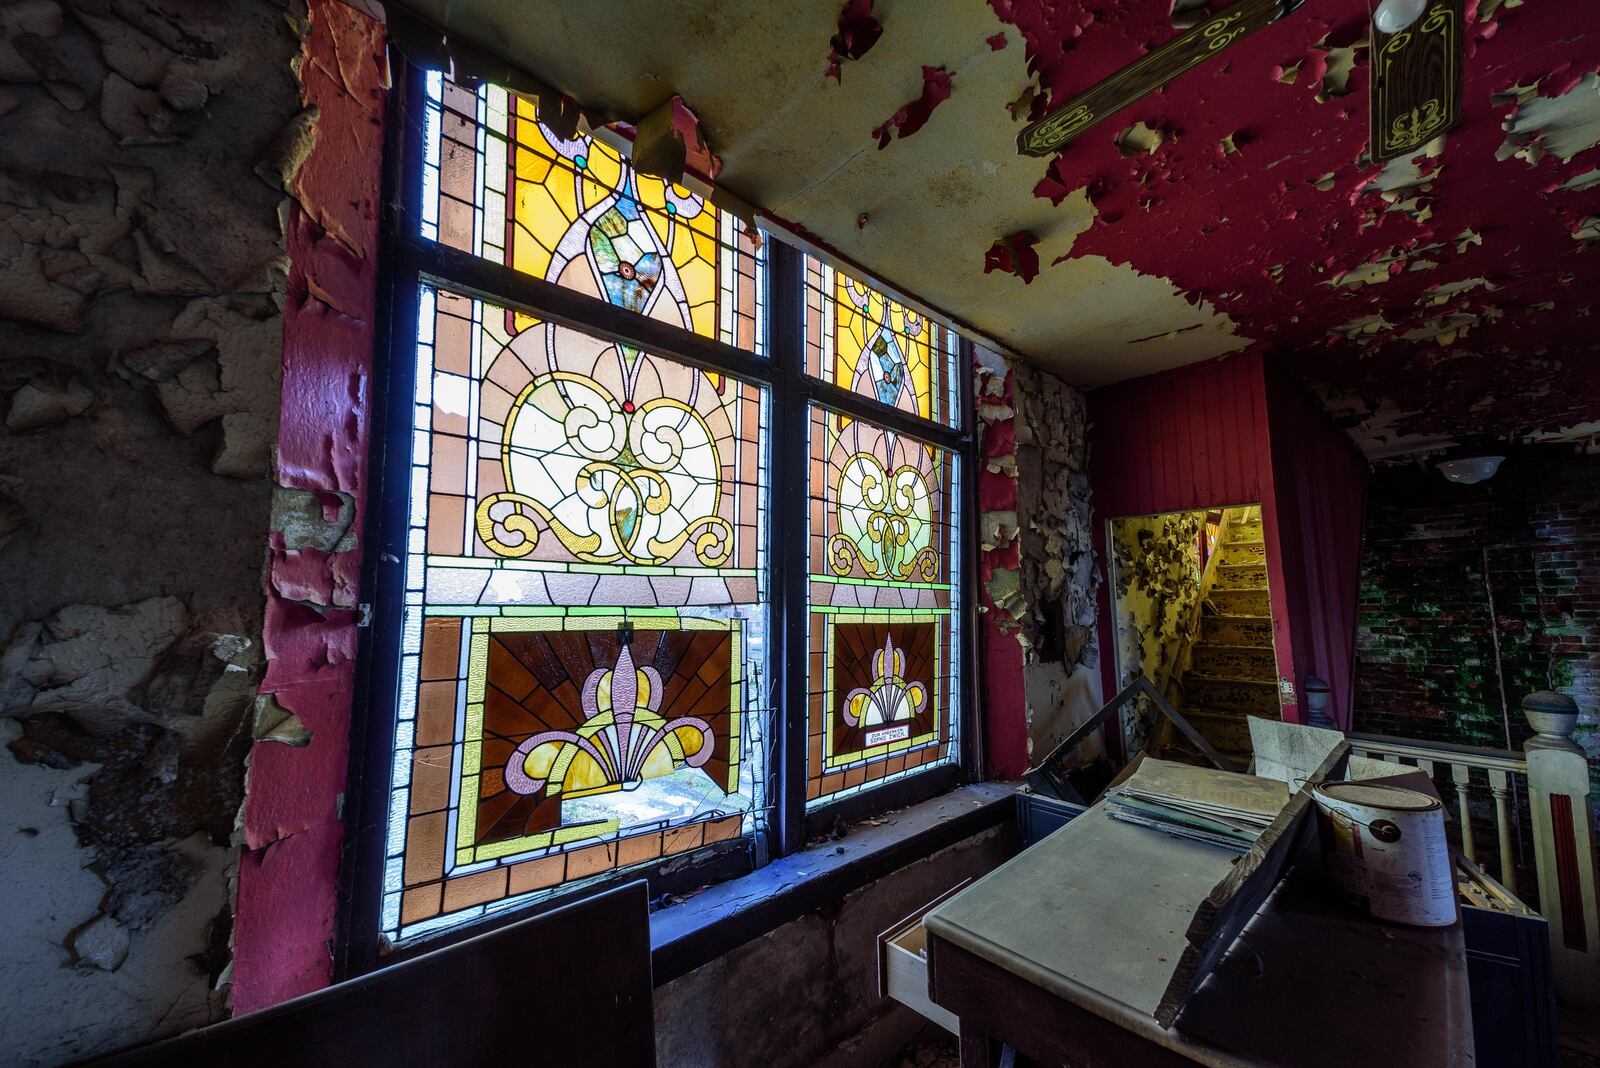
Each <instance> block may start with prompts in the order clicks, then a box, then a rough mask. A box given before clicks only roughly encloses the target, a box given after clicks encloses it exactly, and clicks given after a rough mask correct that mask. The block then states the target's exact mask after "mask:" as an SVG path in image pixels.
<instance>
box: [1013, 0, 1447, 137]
mask: <svg viewBox="0 0 1600 1068" xmlns="http://www.w3.org/2000/svg"><path fill="white" fill-rule="evenodd" d="M1458 2H1459V0H1458ZM1297 6H1299V5H1298V4H1297V3H1293V2H1285V0H1240V2H1239V3H1237V4H1234V5H1233V6H1232V7H1230V8H1228V9H1227V10H1226V11H1222V12H1219V13H1218V14H1216V15H1213V16H1212V17H1211V18H1208V19H1206V20H1205V21H1204V22H1202V23H1200V24H1198V25H1196V26H1194V27H1192V28H1190V29H1188V30H1185V31H1184V32H1183V33H1181V34H1179V35H1178V36H1177V37H1174V38H1173V39H1172V40H1170V41H1168V42H1167V43H1166V44H1164V45H1162V46H1161V47H1160V48H1158V49H1156V50H1155V51H1153V52H1150V53H1149V54H1147V55H1145V56H1143V57H1141V58H1140V59H1138V60H1136V61H1134V62H1133V63H1130V64H1129V65H1128V66H1126V67H1124V68H1122V69H1121V70H1119V71H1118V72H1117V73H1115V74H1113V75H1112V76H1111V77H1109V78H1107V79H1105V80H1104V81H1102V82H1100V83H1099V84H1098V85H1096V86H1095V87H1094V88H1092V89H1090V90H1088V91H1087V92H1083V93H1079V94H1078V95H1077V96H1075V97H1073V98H1072V99H1071V100H1068V101H1067V102H1066V103H1065V104H1063V105H1061V106H1060V107H1058V108H1055V109H1053V110H1052V111H1051V112H1050V113H1049V114H1047V115H1045V116H1044V117H1043V118H1041V119H1039V120H1038V121H1037V122H1032V123H1029V124H1028V125H1027V126H1026V127H1024V128H1023V130H1022V132H1021V133H1020V134H1018V135H1017V151H1018V152H1020V153H1022V154H1023V155H1025V156H1044V155H1048V154H1049V153H1051V152H1054V151H1056V150H1057V149H1059V148H1061V147H1062V146H1063V145H1065V144H1066V143H1067V142H1068V141H1071V140H1072V139H1073V138H1074V137H1077V136H1078V135H1079V134H1081V133H1082V132H1083V131H1085V130H1087V129H1089V128H1090V127H1092V126H1094V125H1096V124H1097V123H1099V122H1100V121H1101V120H1103V119H1106V118H1108V117H1110V116H1112V115H1115V114H1116V113H1117V112H1119V111H1121V110H1122V109H1123V108H1125V107H1128V106H1129V105H1130V104H1133V103H1135V102H1136V101H1138V100H1139V99H1140V98H1142V97H1144V96H1145V95H1146V94H1147V93H1152V92H1154V91H1155V90H1157V89H1159V88H1161V87H1162V86H1163V85H1165V84H1167V83H1168V82H1170V81H1171V80H1172V79H1174V78H1176V77H1178V75H1180V74H1182V73H1184V72H1185V71H1187V70H1190V69H1191V68H1193V67H1197V66H1199V65H1200V64H1201V63H1204V62H1205V61H1206V60H1208V59H1210V58H1211V57H1212V56H1214V55H1216V54H1217V53H1218V52H1221V51H1222V50H1223V49H1224V48H1226V47H1227V46H1228V45H1230V44H1232V43H1233V42H1234V41H1236V40H1238V39H1239V38H1240V37H1243V36H1245V35H1246V34H1250V33H1254V32H1255V31H1256V30H1259V29H1261V28H1262V27H1263V26H1267V25H1270V24H1271V23H1273V22H1276V21H1277V20H1278V19H1279V18H1281V17H1282V16H1283V15H1284V14H1285V13H1286V12H1288V11H1292V10H1293V9H1294V8H1295V7H1297Z"/></svg>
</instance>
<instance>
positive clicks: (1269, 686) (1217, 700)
mask: <svg viewBox="0 0 1600 1068" xmlns="http://www.w3.org/2000/svg"><path fill="white" fill-rule="evenodd" d="M1183 694H1184V704H1186V705H1194V706H1197V707H1201V708H1206V709H1212V710H1215V711H1218V712H1239V713H1243V712H1254V713H1256V714H1258V715H1267V716H1271V715H1275V714H1279V712H1280V710H1281V708H1282V704H1281V702H1280V700H1279V698H1278V684H1277V682H1276V681H1265V680H1261V679H1241V678H1230V677H1228V676H1226V675H1206V674H1203V673H1201V672H1196V671H1191V672H1189V673H1188V674H1186V675H1184V677H1183Z"/></svg>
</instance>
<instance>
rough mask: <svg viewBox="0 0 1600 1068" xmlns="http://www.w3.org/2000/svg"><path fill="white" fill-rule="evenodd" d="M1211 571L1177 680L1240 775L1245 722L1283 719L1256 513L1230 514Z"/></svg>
mask: <svg viewBox="0 0 1600 1068" xmlns="http://www.w3.org/2000/svg"><path fill="white" fill-rule="evenodd" d="M1207 570H1208V572H1209V573H1210V574H1209V578H1210V585H1209V588H1208V589H1207V590H1206V591H1204V593H1203V595H1204V598H1205V603H1204V604H1203V605H1202V608H1201V616H1200V627H1199V633H1198V634H1197V635H1196V636H1195V639H1194V643H1193V645H1192V646H1191V648H1190V653H1191V661H1190V667H1189V669H1188V671H1186V672H1185V673H1184V674H1183V676H1182V678H1181V680H1180V685H1181V689H1182V694H1183V696H1182V712H1183V715H1184V718H1186V719H1187V720H1188V721H1189V722H1190V723H1191V724H1193V725H1194V727H1195V729H1196V730H1198V731H1199V732H1200V733H1201V734H1202V735H1204V736H1205V739H1206V741H1208V742H1210V743H1211V744H1212V745H1213V746H1215V747H1216V748H1217V750H1219V751H1220V752H1221V753H1222V754H1223V755H1224V756H1227V757H1228V758H1230V759H1231V760H1233V761H1234V763H1235V764H1236V765H1237V766H1238V767H1239V768H1240V769H1241V770H1242V769H1244V768H1245V767H1247V766H1248V765H1249V762H1250V756H1251V751H1250V720H1249V718H1248V717H1250V716H1262V717H1264V718H1267V719H1278V718H1279V717H1280V715H1281V705H1280V703H1279V698H1278V667H1277V658H1276V656H1275V654H1274V652H1273V647H1272V608H1271V605H1270V603H1269V600H1268V595H1267V558H1266V545H1265V542H1264V541H1263V540H1262V534H1261V509H1260V508H1259V507H1254V506H1253V507H1250V508H1248V509H1238V510H1234V509H1229V510H1228V513H1227V514H1226V518H1225V519H1224V525H1223V529H1222V532H1221V538H1220V540H1219V543H1218V548H1217V561H1216V567H1215V568H1214V569H1212V568H1208V569H1207Z"/></svg>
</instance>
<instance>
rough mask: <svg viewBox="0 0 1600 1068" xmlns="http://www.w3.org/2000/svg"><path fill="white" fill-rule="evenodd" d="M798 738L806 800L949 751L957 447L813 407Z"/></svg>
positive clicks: (846, 790) (933, 760)
mask: <svg viewBox="0 0 1600 1068" xmlns="http://www.w3.org/2000/svg"><path fill="white" fill-rule="evenodd" d="M810 449H811V463H810V482H811V502H810V505H811V506H810V528H811V533H810V545H809V556H810V561H811V566H810V583H809V588H810V593H809V613H808V620H807V626H808V630H809V637H810V658H811V662H810V668H811V670H810V683H811V684H810V710H809V714H808V722H809V749H808V754H807V761H806V780H807V781H806V803H807V805H808V806H811V807H815V806H817V805H820V804H823V803H825V802H828V801H834V800H838V799H840V798H842V797H846V796H849V795H850V794H854V793H858V792H860V791H862V790H864V789H867V788H870V787H873V786H877V785H881V784H883V783H884V782H887V781H890V780H893V779H897V778H901V777H904V776H905V775H908V774H911V773H913V772H915V771H918V770H921V769H923V768H927V767H929V766H932V765H935V764H940V763H947V762H950V761H952V760H954V759H955V757H956V752H957V749H956V741H957V720H958V715H957V713H958V709H959V702H958V699H957V695H956V692H955V691H956V686H955V683H956V679H957V671H956V664H957V662H958V659H957V658H958V651H959V649H960V640H961V639H960V626H961V619H960V616H959V614H958V613H957V612H954V611H952V608H953V607H955V602H954V599H953V597H952V593H953V592H954V590H955V585H956V580H955V578H954V576H956V575H958V574H959V573H960V566H959V563H958V560H959V552H960V545H959V538H958V536H957V525H956V524H955V523H953V522H952V521H951V517H952V515H954V514H957V513H956V509H957V507H958V505H957V502H958V500H959V496H960V482H959V478H958V475H957V472H958V470H959V468H958V465H957V464H956V462H955V457H954V456H952V455H951V454H950V453H948V452H946V451H945V450H942V449H939V448H937V447H936V446H933V445H928V444H925V443H923V442H920V441H917V440H915V439H913V438H910V437H908V436H906V435H904V434H898V433H895V432H894V431H891V430H886V429H884V428H883V427H880V426H874V425H873V424H871V423H868V422H866V421H864V420H861V419H853V418H849V417H847V416H844V415H841V414H839V413H836V412H832V411H829V410H828V409H825V408H821V407H816V406H813V407H812V409H811V432H810Z"/></svg>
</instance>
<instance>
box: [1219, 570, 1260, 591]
mask: <svg viewBox="0 0 1600 1068" xmlns="http://www.w3.org/2000/svg"><path fill="white" fill-rule="evenodd" d="M1211 588H1212V589H1213V590H1264V589H1266V588H1267V565H1266V564H1264V563H1250V564H1218V565H1217V570H1216V573H1215V574H1213V575H1212V577H1211Z"/></svg>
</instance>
